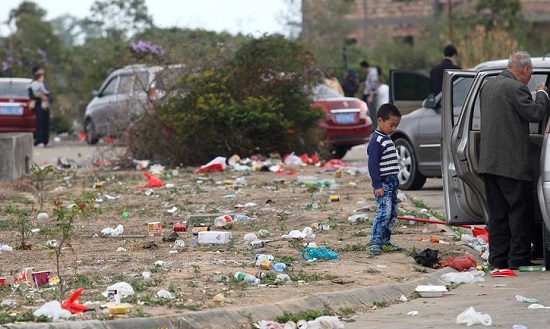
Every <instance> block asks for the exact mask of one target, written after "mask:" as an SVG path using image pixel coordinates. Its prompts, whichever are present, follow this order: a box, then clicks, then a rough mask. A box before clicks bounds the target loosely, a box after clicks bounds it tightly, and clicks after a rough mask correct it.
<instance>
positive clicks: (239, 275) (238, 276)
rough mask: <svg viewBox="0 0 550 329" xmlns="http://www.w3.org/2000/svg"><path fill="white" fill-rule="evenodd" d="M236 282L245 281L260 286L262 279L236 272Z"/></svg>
mask: <svg viewBox="0 0 550 329" xmlns="http://www.w3.org/2000/svg"><path fill="white" fill-rule="evenodd" d="M235 280H237V281H244V282H247V283H251V284H259V283H260V279H258V278H257V277H255V276H254V275H251V274H248V273H245V272H235Z"/></svg>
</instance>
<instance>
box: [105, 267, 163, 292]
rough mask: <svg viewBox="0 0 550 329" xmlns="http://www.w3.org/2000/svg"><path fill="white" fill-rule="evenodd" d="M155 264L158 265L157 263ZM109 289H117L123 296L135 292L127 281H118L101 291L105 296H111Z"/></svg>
mask: <svg viewBox="0 0 550 329" xmlns="http://www.w3.org/2000/svg"><path fill="white" fill-rule="evenodd" d="M155 265H156V263H155ZM109 290H116V291H117V293H118V294H119V295H120V296H121V297H122V298H124V297H128V296H130V295H133V294H134V293H135V292H134V288H132V286H131V285H129V284H128V283H126V282H124V281H122V282H117V283H115V284H112V285H110V286H109V287H107V290H106V291H104V292H102V293H101V294H102V295H103V297H105V298H107V296H109Z"/></svg>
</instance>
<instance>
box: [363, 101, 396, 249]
mask: <svg viewBox="0 0 550 329" xmlns="http://www.w3.org/2000/svg"><path fill="white" fill-rule="evenodd" d="M376 120H377V121H378V128H377V129H376V131H374V132H373V133H372V136H371V138H370V142H369V145H368V147H367V155H368V169H369V175H370V177H371V180H372V188H373V190H374V197H375V199H376V204H377V206H378V208H377V210H376V217H375V218H374V222H373V224H372V230H371V237H370V242H369V243H368V244H367V247H368V249H369V253H370V254H371V255H380V254H381V253H382V251H383V250H384V251H401V250H403V248H401V247H399V246H398V245H395V244H393V243H391V242H390V239H391V234H392V230H393V225H394V224H395V221H396V220H397V207H398V205H397V203H398V200H397V187H398V186H399V178H398V177H397V175H398V174H399V162H398V160H399V156H398V154H397V150H396V149H395V144H394V143H393V141H392V139H391V138H390V135H391V134H392V133H393V132H394V131H395V129H397V126H398V125H399V122H400V121H401V112H399V109H398V108H397V107H396V106H395V105H393V104H387V103H386V104H383V105H382V106H380V108H379V109H378V112H377V118H376Z"/></svg>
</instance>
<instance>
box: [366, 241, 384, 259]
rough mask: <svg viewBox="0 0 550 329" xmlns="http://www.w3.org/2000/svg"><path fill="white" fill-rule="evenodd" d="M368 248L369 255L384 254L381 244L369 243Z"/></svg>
mask: <svg viewBox="0 0 550 329" xmlns="http://www.w3.org/2000/svg"><path fill="white" fill-rule="evenodd" d="M367 248H368V249H369V253H370V254H371V255H373V256H378V255H380V254H381V253H382V247H381V246H380V244H379V243H376V242H369V243H368V244H367Z"/></svg>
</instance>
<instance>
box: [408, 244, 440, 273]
mask: <svg viewBox="0 0 550 329" xmlns="http://www.w3.org/2000/svg"><path fill="white" fill-rule="evenodd" d="M438 254H439V250H434V249H430V248H427V249H424V250H422V251H421V252H420V253H419V254H415V255H413V258H414V260H415V261H416V262H417V263H418V264H420V265H422V266H425V267H430V268H439V267H441V265H439V259H438Z"/></svg>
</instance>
